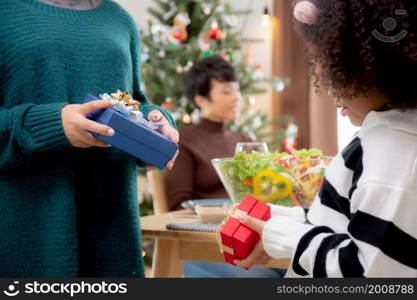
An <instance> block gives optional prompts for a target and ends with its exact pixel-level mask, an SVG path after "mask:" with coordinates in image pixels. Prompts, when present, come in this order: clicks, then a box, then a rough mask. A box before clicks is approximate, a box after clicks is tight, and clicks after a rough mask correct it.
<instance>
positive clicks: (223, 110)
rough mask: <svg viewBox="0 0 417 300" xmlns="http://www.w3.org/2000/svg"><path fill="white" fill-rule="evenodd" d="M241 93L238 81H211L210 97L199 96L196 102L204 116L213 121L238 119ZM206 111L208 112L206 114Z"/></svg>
mask: <svg viewBox="0 0 417 300" xmlns="http://www.w3.org/2000/svg"><path fill="white" fill-rule="evenodd" d="M240 99H241V94H240V91H239V84H238V83H237V82H220V81H217V80H215V79H213V80H212V82H211V91H210V99H207V98H205V97H202V96H197V98H196V102H197V105H198V106H199V107H200V109H201V113H202V116H203V117H205V118H207V119H210V120H212V121H217V122H221V121H226V120H236V118H237V117H238V114H239V103H240ZM205 112H208V113H207V115H205Z"/></svg>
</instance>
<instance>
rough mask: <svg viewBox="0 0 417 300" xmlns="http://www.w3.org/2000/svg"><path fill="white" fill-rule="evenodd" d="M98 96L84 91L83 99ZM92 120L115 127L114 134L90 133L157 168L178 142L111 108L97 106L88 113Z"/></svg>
mask: <svg viewBox="0 0 417 300" xmlns="http://www.w3.org/2000/svg"><path fill="white" fill-rule="evenodd" d="M93 100H98V98H97V97H95V96H92V95H87V97H86V98H85V99H84V103H86V102H89V101H93ZM87 118H88V119H90V120H93V121H95V122H98V123H101V124H105V125H108V126H110V127H111V128H113V129H114V131H115V134H114V135H113V136H104V135H101V134H98V133H92V134H93V135H94V136H96V137H97V138H98V139H99V140H101V141H103V142H105V143H108V144H110V145H112V146H115V147H117V148H119V149H121V150H123V151H125V152H127V153H129V154H131V155H133V156H135V157H137V158H138V159H140V160H142V161H143V162H145V163H147V164H149V165H152V166H156V167H158V168H160V169H163V168H165V165H166V164H167V163H168V161H170V160H171V159H172V158H173V156H174V155H175V153H176V152H177V150H178V148H179V147H178V145H177V144H174V143H173V142H171V141H170V140H168V139H167V138H166V137H165V136H163V135H162V134H160V133H159V132H157V131H155V130H152V129H150V128H148V127H146V125H144V124H140V123H137V122H134V121H132V120H130V119H129V118H127V117H125V116H124V115H122V114H121V113H119V112H118V111H116V110H115V109H113V108H106V109H101V110H96V111H94V112H92V113H90V114H88V115H87Z"/></svg>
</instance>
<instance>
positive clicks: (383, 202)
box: [292, 183, 417, 277]
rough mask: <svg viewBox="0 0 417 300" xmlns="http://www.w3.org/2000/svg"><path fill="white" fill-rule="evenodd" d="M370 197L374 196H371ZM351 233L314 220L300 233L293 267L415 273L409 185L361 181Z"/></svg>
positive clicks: (352, 273) (416, 245) (337, 273)
mask: <svg viewBox="0 0 417 300" xmlns="http://www.w3.org/2000/svg"><path fill="white" fill-rule="evenodd" d="M367 199H372V200H367ZM351 201H352V203H359V205H358V209H357V211H356V212H355V213H354V214H353V216H352V218H351V220H350V222H349V225H348V232H347V233H335V232H333V230H332V229H330V228H329V227H320V226H315V227H313V228H312V229H311V230H310V231H308V232H307V233H305V234H304V235H303V237H302V238H301V239H300V241H299V243H298V245H297V248H296V251H295V256H294V258H293V265H292V268H293V270H294V272H295V273H296V274H298V275H301V276H305V275H307V274H309V275H311V276H313V277H415V276H417V256H416V255H415V250H416V249H417V210H407V209H404V207H415V203H414V204H413V202H415V197H413V196H412V195H411V193H410V191H408V190H407V189H401V188H394V187H392V186H386V185H381V184H377V183H367V184H364V185H359V186H358V187H357V188H356V190H355V192H354V193H353V194H352V199H351Z"/></svg>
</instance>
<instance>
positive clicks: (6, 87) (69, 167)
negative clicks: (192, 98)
mask: <svg viewBox="0 0 417 300" xmlns="http://www.w3.org/2000/svg"><path fill="white" fill-rule="evenodd" d="M0 29H1V30H0V276H2V277H12V276H13V277H134V276H138V277H140V276H143V262H142V255H141V254H142V253H141V236H140V225H139V207H138V202H137V184H136V161H135V159H134V158H133V157H131V156H129V155H127V154H125V153H123V152H122V151H118V150H117V149H115V148H114V147H112V148H106V149H102V148H89V149H80V148H75V147H72V146H71V145H70V144H69V142H68V140H67V139H66V137H65V134H64V131H63V128H62V123H61V109H62V107H63V106H64V105H66V104H68V103H80V102H81V101H82V99H83V98H84V96H85V95H86V94H87V93H91V94H95V95H98V94H100V93H104V92H113V91H115V90H117V89H120V90H122V91H129V92H131V93H133V96H134V97H135V98H136V99H138V100H141V101H142V103H143V105H142V106H141V108H142V111H143V112H144V114H145V116H146V115H147V114H148V113H149V112H150V111H151V110H152V109H155V108H157V109H159V107H155V106H152V105H149V104H148V103H147V100H146V98H145V97H144V95H143V94H142V93H141V90H140V68H141V66H140V44H139V42H140V41H139V36H138V32H137V30H136V27H135V24H134V22H133V21H132V19H131V18H130V17H129V15H128V14H127V12H126V11H124V10H123V9H122V8H121V7H120V6H119V5H117V4H116V3H114V2H112V1H110V0H103V1H102V4H101V5H99V6H98V7H97V8H95V9H91V10H86V11H79V10H70V9H64V8H60V7H56V6H51V5H48V4H44V3H40V2H38V1H35V0H2V1H1V5H0ZM162 111H163V110H162ZM163 112H164V111H163ZM164 114H165V115H166V117H167V118H169V120H170V121H171V122H172V119H171V118H170V116H169V115H168V114H167V113H166V112H164Z"/></svg>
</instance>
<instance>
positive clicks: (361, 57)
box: [236, 0, 417, 278]
mask: <svg viewBox="0 0 417 300" xmlns="http://www.w3.org/2000/svg"><path fill="white" fill-rule="evenodd" d="M294 15H295V17H296V19H297V20H298V22H297V24H298V29H299V31H300V32H301V34H302V36H303V37H304V39H305V40H306V41H307V43H308V47H309V48H308V50H309V53H310V55H311V59H312V62H313V64H312V66H315V69H313V70H315V71H316V72H314V73H313V74H315V75H314V78H315V79H316V82H319V83H320V84H321V85H322V87H326V88H328V90H329V95H331V96H332V97H333V98H334V99H335V104H336V106H337V107H338V108H339V109H340V113H341V114H342V116H345V117H348V118H349V119H350V121H351V123H352V124H353V125H355V126H361V128H360V130H359V132H358V133H357V134H356V135H355V136H354V137H353V138H352V140H351V142H350V143H349V145H348V146H346V147H345V148H344V149H343V150H342V151H341V152H340V153H339V154H338V155H337V156H335V158H334V159H333V161H332V163H331V165H330V166H329V167H328V168H327V170H326V173H325V179H324V181H323V184H322V187H321V189H320V191H319V193H318V195H317V196H316V198H315V199H314V202H313V204H312V206H311V208H310V210H309V211H308V214H307V216H305V215H304V213H303V212H302V211H300V213H299V214H298V219H297V220H296V219H295V218H290V217H288V216H284V215H282V212H285V211H286V209H285V208H283V207H279V206H275V207H274V206H273V209H272V218H271V219H270V220H269V221H267V222H266V223H265V222H261V221H259V220H255V219H253V218H250V217H242V218H241V222H242V223H243V224H245V225H247V226H249V227H252V228H253V229H255V230H256V231H258V232H259V233H260V234H261V235H262V239H261V241H260V242H259V243H258V244H257V245H256V246H255V248H254V250H253V251H252V253H251V254H250V255H249V256H248V257H247V258H246V259H244V260H240V261H236V263H237V264H238V265H239V266H241V267H251V266H253V265H255V264H257V263H260V262H262V261H265V260H268V259H269V258H270V257H273V258H281V257H292V264H291V266H290V268H289V270H288V274H287V275H286V276H287V277H390V278H392V277H417V259H416V251H417V206H416V203H417V188H416V186H417V185H416V183H417V85H416V83H415V79H416V77H417V19H416V15H417V3H416V2H415V1H407V0H395V1H394V0H386V1H367V0H354V1H345V0H333V1H327V0H310V1H297V4H296V6H295V9H294ZM389 16H395V19H394V18H391V17H390V18H391V19H390V18H388V17H389ZM397 22H398V27H399V28H398V29H396V30H395V32H390V31H391V30H393V29H394V28H395V27H396V25H395V24H396V23H397ZM382 28H385V31H384V30H382ZM395 33H397V35H395ZM398 33H399V34H398ZM300 219H301V220H300Z"/></svg>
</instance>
